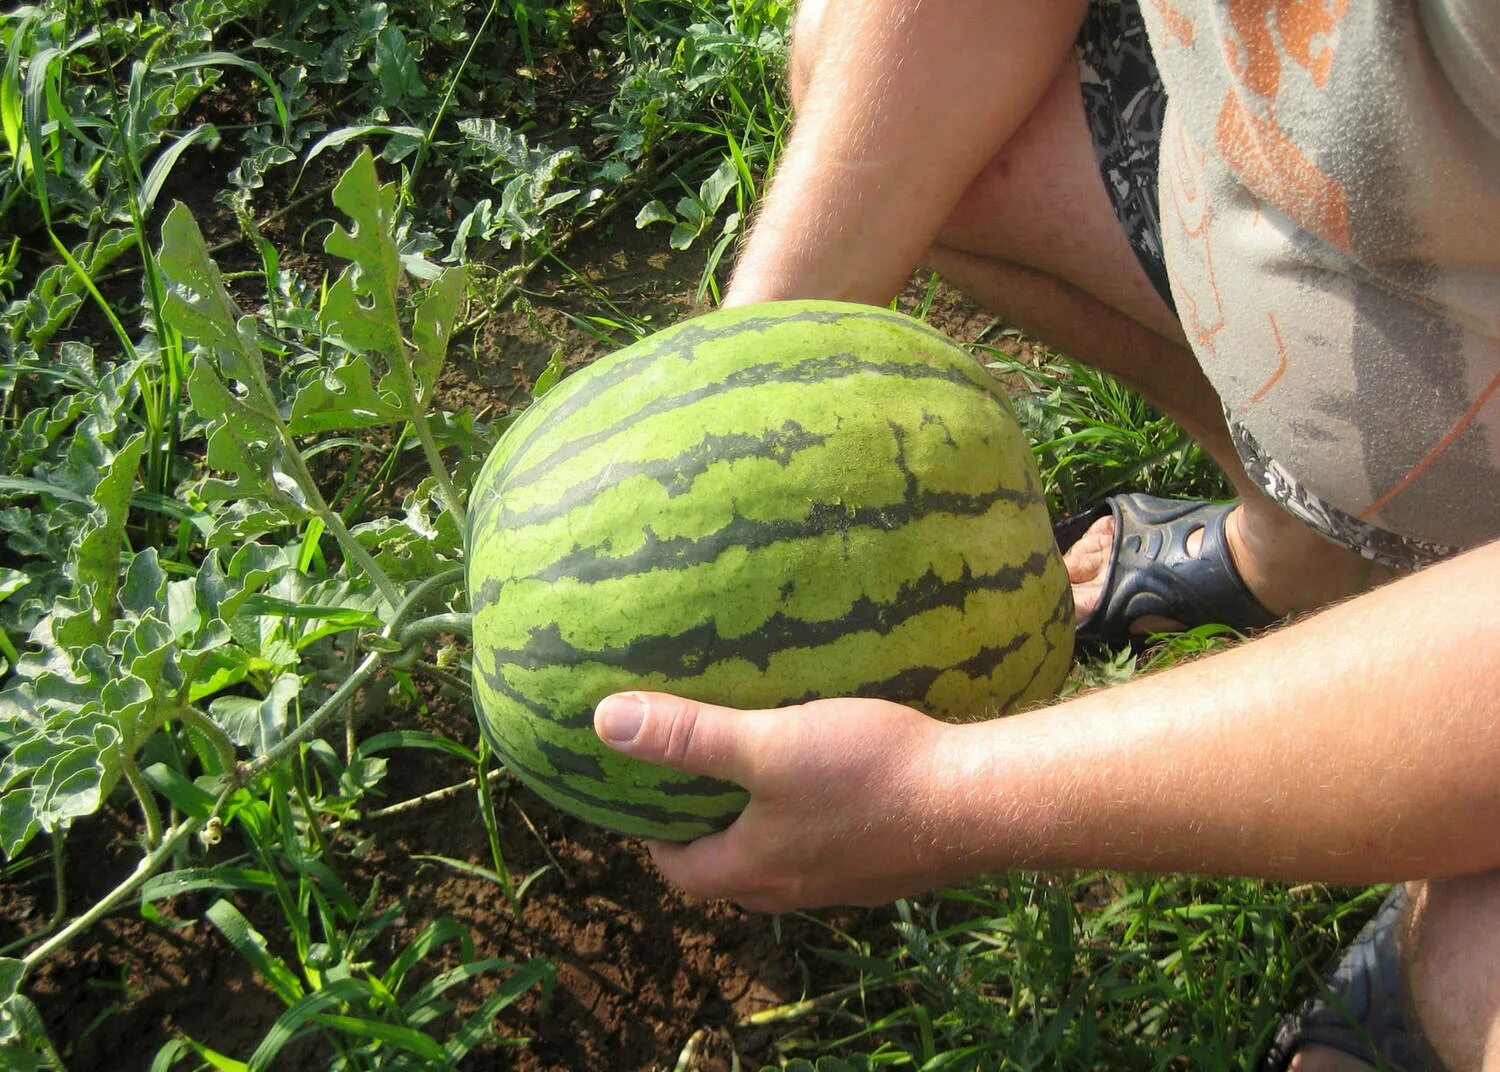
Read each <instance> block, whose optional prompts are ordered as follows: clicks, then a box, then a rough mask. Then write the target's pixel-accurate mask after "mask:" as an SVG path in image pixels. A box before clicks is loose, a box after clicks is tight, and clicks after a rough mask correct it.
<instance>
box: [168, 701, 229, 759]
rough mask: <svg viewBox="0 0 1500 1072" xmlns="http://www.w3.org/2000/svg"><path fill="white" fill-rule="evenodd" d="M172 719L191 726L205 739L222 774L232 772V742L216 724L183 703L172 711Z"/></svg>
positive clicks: (200, 712) (194, 708)
mask: <svg viewBox="0 0 1500 1072" xmlns="http://www.w3.org/2000/svg"><path fill="white" fill-rule="evenodd" d="M172 717H173V718H175V719H177V720H178V721H179V722H182V723H183V724H184V725H187V726H191V727H192V728H193V729H195V730H197V731H198V733H199V734H201V735H202V736H203V737H204V738H206V739H207V741H208V743H209V744H210V745H211V746H212V747H213V750H214V753H215V754H216V755H217V756H218V758H219V765H220V770H221V772H222V773H225V774H228V773H230V772H232V771H233V770H234V742H233V741H231V740H230V739H229V737H228V735H227V734H225V732H224V730H223V729H222V728H220V726H219V724H218V723H217V722H215V721H214V720H213V719H212V718H210V717H209V716H208V715H205V714H204V713H203V712H202V711H199V710H198V709H197V708H196V707H190V706H188V705H187V704H185V703H184V704H178V705H177V706H176V707H175V708H173V709H172Z"/></svg>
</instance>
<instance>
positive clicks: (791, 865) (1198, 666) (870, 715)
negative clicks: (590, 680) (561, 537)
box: [598, 543, 1500, 911]
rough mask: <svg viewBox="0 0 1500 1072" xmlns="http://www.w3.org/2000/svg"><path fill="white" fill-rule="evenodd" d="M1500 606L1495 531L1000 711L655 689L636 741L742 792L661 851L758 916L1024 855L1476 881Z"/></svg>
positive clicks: (1496, 802)
mask: <svg viewBox="0 0 1500 1072" xmlns="http://www.w3.org/2000/svg"><path fill="white" fill-rule="evenodd" d="M1497 606H1500V543H1497V544H1490V545H1488V546H1486V547H1483V548H1480V549H1477V550H1475V551H1471V552H1469V553H1467V554H1465V555H1462V556H1459V557H1458V558H1455V559H1453V560H1451V561H1449V562H1446V563H1443V564H1441V565H1438V566H1434V567H1432V568H1431V569H1429V570H1426V571H1424V572H1423V573H1420V574H1418V575H1415V576H1412V577H1408V578H1405V579H1403V580H1401V581H1397V582H1395V583H1393V584H1390V585H1387V586H1386V587H1384V588H1381V589H1378V590H1376V591H1374V592H1370V593H1367V594H1366V595H1363V596H1360V597H1359V598H1357V599H1354V600H1351V601H1350V602H1348V603H1345V604H1342V605H1340V606H1336V607H1333V608H1331V609H1329V610H1326V611H1323V612H1321V613H1319V614H1317V615H1315V616H1313V617H1310V618H1308V619H1305V620H1303V621H1301V622H1298V623H1296V624H1293V625H1290V626H1288V627H1286V628H1284V629H1281V630H1279V631H1277V632H1274V633H1272V634H1270V635H1267V636H1264V637H1262V638H1260V639H1258V640H1255V641H1252V642H1250V643H1248V644H1244V645H1241V646H1239V647H1236V648H1234V649H1232V650H1228V651H1225V652H1221V653H1218V654H1214V655H1211V656H1208V657H1205V658H1203V659H1200V660H1196V661H1193V662H1190V663H1187V664H1184V665H1181V666H1179V667H1176V668H1174V669H1172V670H1169V671H1165V672H1162V673H1159V674H1153V675H1148V676H1146V677H1143V678H1140V679H1138V680H1136V681H1133V682H1130V683H1128V684H1125V685H1121V686H1117V687H1114V688H1110V689H1107V690H1101V691H1097V692H1092V693H1089V694H1086V695H1084V696H1081V697H1078V698H1076V699H1071V700H1068V701H1066V702H1063V703H1060V704H1057V705H1055V706H1053V707H1049V708H1043V709H1040V710H1035V711H1031V712H1027V713H1024V714H1021V715H1016V716H1012V717H1009V718H1004V719H997V720H993V721H989V722H981V723H972V724H967V725H960V726H949V725H945V724H942V723H937V722H934V721H932V720H930V719H927V718H925V717H924V716H921V715H918V714H917V713H915V712H912V711H910V710H909V709H907V708H903V707H899V706H898V705H894V704H886V703H882V702H880V701H866V700H833V701H823V702H822V703H821V704H819V705H808V707H810V708H811V707H816V709H815V710H809V709H808V708H800V709H799V708H789V709H785V710H783V711H779V712H755V713H748V714H742V713H738V712H729V711H725V710H723V709H714V708H700V706H699V705H696V704H692V703H690V702H686V701H679V700H675V699H671V698H665V697H658V696H656V695H654V694H653V695H650V696H648V697H647V699H648V704H647V712H646V716H645V719H644V722H643V724H642V727H641V730H640V733H639V734H638V735H637V736H636V737H635V739H634V741H633V743H632V744H631V745H630V746H629V751H631V753H632V754H633V755H637V756H641V757H643V758H647V759H652V760H655V761H663V760H666V761H669V762H670V763H671V765H674V766H681V767H683V768H684V769H688V770H692V771H697V772H699V773H705V774H712V775H717V776H720V777H728V778H731V779H733V780H736V781H739V782H741V783H742V784H744V785H746V786H747V788H749V789H750V791H751V803H750V805H749V807H748V808H747V809H746V811H745V813H744V814H743V815H742V816H741V817H740V819H739V820H738V821H737V822H736V823H735V824H734V825H733V826H731V827H730V828H729V829H728V830H726V831H724V832H722V833H720V834H716V835H713V836H711V837H708V838H703V839H700V840H699V841H697V842H694V843H692V844H690V845H686V846H676V845H661V844H658V845H654V846H653V853H654V855H655V857H656V860H657V863H658V865H659V866H660V867H661V869H662V871H663V872H664V873H665V874H666V876H667V877H668V878H669V879H671V880H672V881H673V882H675V883H677V884H678V885H680V886H682V887H683V888H685V889H686V890H688V891H689V892H690V893H695V894H697V895H699V896H704V897H728V898H731V899H734V900H737V901H740V902H741V903H743V904H745V905H747V906H749V907H752V908H758V909H763V910H777V911H779V910H786V909H790V908H793V907H803V906H813V905H822V904H832V903H878V902H882V901H885V900H889V899H890V898H892V897H896V896H901V895H904V894H910V893H914V892H918V891H920V890H924V889H929V888H932V887H934V886H938V885H942V884H945V883H949V882H954V881H958V880H961V879H964V878H967V877H972V876H974V875H977V874H980V873H983V872H986V871H993V870H1000V869H1004V868H1009V867H1017V866H1026V867H1040V868H1052V867H1107V868H1115V869H1122V870H1148V871H1161V872H1196V873H1218V874H1239V875H1255V876H1261V877H1265V878H1273V879H1296V880H1321V881H1329V882H1374V881H1386V880H1395V879H1403V878H1415V877H1441V876H1447V875H1457V874H1464V873H1474V872H1479V871H1484V870H1489V869H1493V868H1496V867H1500V838H1497V837H1496V836H1495V831H1496V830H1497V829H1500V777H1497V772H1500V685H1497V682H1496V676H1495V675H1496V671H1497V669H1500V612H1497V611H1496V609H1495V608H1496V607H1497ZM609 702H610V701H606V704H608V703H609ZM604 708H605V705H601V709H604ZM602 721H603V719H602V718H600V719H599V720H598V722H599V723H602Z"/></svg>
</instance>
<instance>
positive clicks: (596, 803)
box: [480, 719, 744, 832]
mask: <svg viewBox="0 0 1500 1072" xmlns="http://www.w3.org/2000/svg"><path fill="white" fill-rule="evenodd" d="M480 727H481V729H482V730H483V732H484V734H485V737H486V738H487V739H488V740H489V742H490V747H491V748H493V749H494V750H495V754H496V755H498V756H499V757H500V760H501V762H503V763H504V764H505V766H506V767H507V768H509V769H510V770H511V771H512V772H513V773H515V774H516V775H517V776H518V777H520V779H521V780H522V781H524V782H526V783H527V784H528V785H530V786H531V787H532V788H533V789H535V790H536V791H537V792H538V793H540V794H541V795H542V796H544V797H546V798H547V799H548V800H549V801H551V802H552V803H553V804H554V805H556V806H557V807H559V808H563V809H564V810H568V809H569V807H570V805H571V807H572V808H574V809H583V808H587V809H594V810H600V811H607V812H613V813H615V814H617V815H619V817H620V821H621V823H622V824H626V823H629V821H630V820H638V821H644V822H648V823H662V824H669V823H671V824H675V823H693V824H697V825H700V826H702V827H703V829H704V831H705V832H708V831H710V830H722V829H723V828H724V827H726V826H728V825H729V824H730V823H732V822H733V821H734V819H735V816H736V815H737V814H738V812H739V808H740V807H742V806H743V805H742V804H741V805H737V806H733V807H731V808H729V809H728V810H727V811H726V814H724V815H722V816H712V815H703V814H701V813H697V812H691V811H683V810H679V809H674V808H670V807H667V806H664V805H660V804H655V803H651V802H649V801H638V800H631V801H621V800H618V799H615V798H613V797H611V796H602V797H601V796H593V795H590V794H588V793H585V792H582V791H580V790H578V789H575V788H574V787H573V786H571V785H568V784H566V783H564V782H562V781H561V780H559V779H558V777H557V775H555V774H553V773H551V772H547V771H539V770H537V769H536V768H535V767H532V766H531V765H530V764H528V763H526V762H525V760H524V759H523V758H522V757H520V756H518V755H516V754H514V753H513V752H511V750H510V749H508V748H506V747H505V745H504V744H502V743H501V742H500V741H499V740H497V739H496V737H495V735H494V734H493V733H492V732H491V731H489V730H488V729H487V728H486V727H485V726H484V722H483V720H482V719H481V720H480ZM548 758H549V759H550V758H551V757H550V756H549V757H548ZM603 788H605V786H604V784H603V783H601V789H603ZM651 789H652V791H653V792H658V793H662V794H663V795H677V794H676V793H673V792H671V791H670V790H669V789H668V787H667V786H666V785H661V786H656V785H653V786H652V787H651ZM735 793H739V794H743V793H744V790H743V789H741V788H740V787H739V786H737V785H735V784H734V783H733V782H724V781H719V780H718V779H714V778H692V779H688V780H687V781H686V782H685V784H684V786H683V789H682V791H681V795H683V796H694V797H704V796H709V797H713V796H728V795H730V794H735ZM631 825H638V823H637V824H631Z"/></svg>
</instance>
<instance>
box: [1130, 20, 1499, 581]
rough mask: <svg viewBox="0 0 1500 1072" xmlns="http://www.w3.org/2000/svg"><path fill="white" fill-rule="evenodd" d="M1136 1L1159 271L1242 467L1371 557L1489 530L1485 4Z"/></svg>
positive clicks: (1493, 211)
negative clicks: (1157, 73)
mask: <svg viewBox="0 0 1500 1072" xmlns="http://www.w3.org/2000/svg"><path fill="white" fill-rule="evenodd" d="M1143 12H1144V15H1145V18H1146V23H1147V28H1148V32H1149V34H1150V37H1151V43H1152V48H1153V50H1154V51H1155V54H1156V61H1157V64H1158V66H1159V68H1160V70H1161V75H1162V80H1163V83H1164V84H1165V86H1166V90H1167V97H1168V104H1167V111H1166V118H1165V124H1164V130H1163V135H1162V145H1161V171H1160V197H1161V206H1160V207H1161V225H1162V231H1163V243H1164V247H1165V252H1166V263H1167V271H1168V276H1169V278H1170V281H1171V285H1172V293H1173V297H1174V299H1175V300H1176V303H1177V309H1178V313H1179V315H1180V316H1181V318H1182V322H1183V327H1184V330H1185V331H1186V332H1187V335H1188V339H1189V341H1190V342H1191V343H1192V346H1193V349H1194V351H1195V353H1196V354H1197V357H1198V360H1199V361H1200V363H1201V364H1202V366H1203V369H1204V372H1205V373H1206V374H1207V376H1208V378H1209V380H1210V381H1211V382H1212V383H1213V385H1214V387H1215V388H1216V389H1217V391H1218V392H1219V394H1220V397H1221V399H1222V401H1223V404H1224V409H1225V413H1226V415H1227V416H1228V418H1229V422H1230V429H1231V433H1232V434H1233V436H1234V438H1235V442H1236V445H1237V446H1238V447H1239V449H1240V452H1241V455H1242V457H1243V459H1244V461H1245V464H1246V467H1247V469H1248V470H1249V471H1250V472H1251V473H1252V474H1254V475H1256V476H1258V477H1259V478H1260V479H1261V480H1262V482H1263V484H1264V485H1265V486H1266V487H1267V488H1268V490H1270V492H1271V493H1272V494H1273V495H1274V496H1276V497H1277V498H1278V499H1280V500H1281V501H1282V502H1284V503H1285V504H1286V505H1287V506H1288V508H1290V509H1292V510H1293V511H1294V512H1296V513H1299V514H1300V515H1302V516H1303V517H1305V518H1306V519H1307V520H1308V521H1309V522H1311V523H1312V524H1314V525H1316V526H1317V527H1319V528H1320V529H1321V530H1323V531H1324V532H1326V533H1327V534H1328V535H1330V536H1332V537H1334V538H1335V539H1338V540H1340V541H1341V542H1344V543H1346V544H1348V545H1350V546H1354V547H1357V548H1359V549H1360V550H1361V551H1363V552H1364V553H1366V554H1369V555H1371V556H1372V557H1375V558H1377V559H1381V560H1383V561H1388V562H1391V563H1393V564H1397V565H1413V564H1419V563H1421V562H1424V561H1430V560H1432V559H1433V558H1436V557H1440V556H1442V555H1444V554H1447V553H1451V552H1453V551H1455V550H1459V549H1464V548H1468V547H1472V546H1475V545H1477V544H1479V543H1483V542H1485V541H1487V540H1491V539H1494V538H1496V537H1500V2H1496V0H1421V2H1412V0H1408V2H1398V0H1364V2H1362V3H1350V2H1349V0H1150V2H1148V3H1145V4H1143Z"/></svg>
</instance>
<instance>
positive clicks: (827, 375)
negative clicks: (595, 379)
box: [494, 353, 999, 492]
mask: <svg viewBox="0 0 1500 1072" xmlns="http://www.w3.org/2000/svg"><path fill="white" fill-rule="evenodd" d="M867 373H874V374H876V375H879V376H881V377H882V378H890V379H901V380H911V381H920V380H927V381H934V380H936V381H941V382H947V383H953V384H955V385H957V386H961V387H969V388H972V389H974V390H976V391H981V392H983V393H984V394H985V395H986V396H988V397H989V398H990V399H991V400H992V401H995V402H997V403H998V401H999V400H998V397H997V396H996V394H995V391H996V390H998V387H996V388H995V389H991V388H989V387H987V386H986V384H985V382H984V381H983V380H976V379H974V378H973V377H971V376H967V375H965V374H964V372H963V371H962V370H961V369H958V368H954V367H951V366H949V367H938V366H933V365H926V364H921V363H916V362H911V361H909V360H908V361H901V360H893V361H872V360H870V359H868V358H863V357H860V356H858V355H856V354H842V353H840V354H820V355H819V356H817V357H810V358H807V359H806V360H804V361H799V362H797V363H796V364H794V365H786V364H781V363H775V362H768V363H765V364H758V365H745V366H743V367H741V368H737V369H735V370H734V371H733V372H730V373H729V374H727V375H726V376H724V377H722V378H721V379H718V380H715V381H714V382H712V383H708V384H704V385H703V386H702V387H697V388H694V389H693V390H691V391H685V392H683V393H681V394H677V395H656V396H653V397H649V398H646V399H644V400H643V404H642V406H641V408H640V409H638V410H636V411H635V412H633V413H631V414H629V415H628V416H626V417H622V418H620V419H619V420H617V421H616V422H615V423H613V424H611V425H610V426H609V427H607V428H600V429H598V430H596V431H594V432H592V433H590V434H588V435H582V436H576V437H574V438H572V439H569V440H567V441H566V442H563V443H559V444H558V445H557V447H556V448H555V449H554V450H553V451H552V452H551V453H550V454H547V455H546V456H545V457H543V458H542V459H541V460H539V461H537V462H534V463H532V464H531V465H530V466H529V467H528V468H526V469H524V470H522V471H516V469H515V466H518V465H519V464H520V463H521V458H522V455H523V453H524V449H525V446H528V445H529V443H528V444H525V445H523V446H522V447H521V448H518V449H517V450H515V451H514V452H512V453H511V454H510V455H509V460H508V461H507V462H506V464H505V465H504V466H502V467H501V470H500V472H499V473H498V474H496V477H495V479H494V484H495V486H496V487H498V488H501V489H503V490H504V491H506V492H510V491H515V490H522V489H524V488H525V487H526V485H527V484H528V483H530V482H531V481H533V480H536V479H537V478H538V477H540V476H543V475H545V474H548V473H551V472H552V471H553V470H554V469H555V468H556V467H557V466H559V465H563V464H565V463H566V462H567V461H568V460H569V459H571V458H573V457H576V456H577V455H579V454H581V453H583V452H584V451H586V450H588V449H590V448H592V447H595V446H597V445H598V444H600V443H603V442H605V441H606V440H608V439H610V438H611V437H613V436H616V435H619V434H620V433H621V432H623V431H625V430H626V429H628V428H631V427H632V426H634V425H636V424H638V423H640V422H641V421H643V420H647V419H649V418H651V417H657V416H660V415H661V414H663V413H670V412H672V411H673V410H678V409H682V408H684V407H687V406H691V405H693V404H695V403H697V402H701V401H702V400H703V399H705V398H711V397H714V396H716V395H724V394H729V393H731V392H733V391H739V390H743V389H746V388H750V387H762V386H765V385H767V384H777V385H783V384H784V385H795V384H814V383H827V382H829V381H831V380H837V379H843V378H846V377H849V376H859V375H864V374H867ZM588 386H589V387H590V388H592V389H593V391H594V393H598V391H600V390H602V389H603V388H604V386H607V384H604V383H591V384H589V385H588ZM583 393H584V392H580V395H581V394H583ZM543 423H544V426H545V427H546V428H548V429H550V430H554V431H555V430H556V429H557V428H559V427H560V426H561V424H562V418H560V417H558V416H557V415H556V414H552V415H550V417H549V419H548V420H547V421H545V422H543ZM538 432H540V429H538ZM533 438H535V435H534V436H533Z"/></svg>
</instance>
